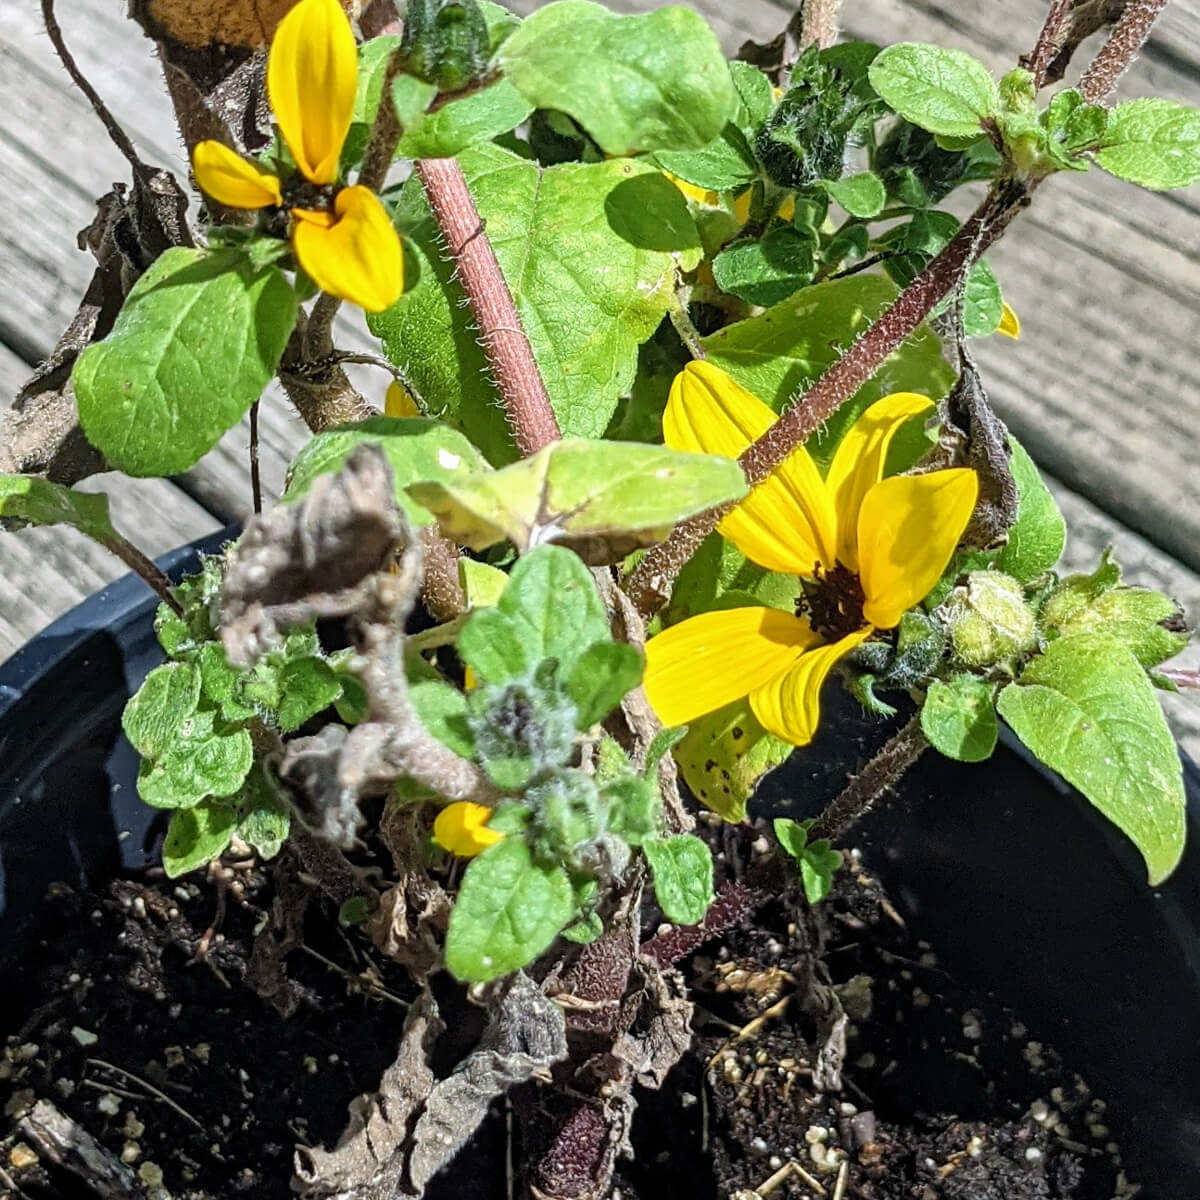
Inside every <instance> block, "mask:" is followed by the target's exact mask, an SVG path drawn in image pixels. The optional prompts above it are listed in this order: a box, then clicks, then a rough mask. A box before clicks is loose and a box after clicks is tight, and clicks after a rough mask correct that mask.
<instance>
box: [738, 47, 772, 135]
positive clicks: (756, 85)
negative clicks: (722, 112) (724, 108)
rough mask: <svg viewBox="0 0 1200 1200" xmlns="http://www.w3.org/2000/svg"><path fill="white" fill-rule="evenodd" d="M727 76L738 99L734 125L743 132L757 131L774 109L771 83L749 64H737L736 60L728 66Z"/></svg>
mask: <svg viewBox="0 0 1200 1200" xmlns="http://www.w3.org/2000/svg"><path fill="white" fill-rule="evenodd" d="M729 74H730V75H732V76H733V87H734V91H736V92H737V97H738V111H737V113H736V114H735V115H734V123H735V124H736V125H738V126H739V127H740V128H741V129H742V130H744V131H745V132H750V131H752V130H755V129H757V128H758V127H759V126H760V125H761V124H762V123H763V122H764V121H765V120H766V119H767V117H769V116H770V115H771V109H772V108H774V107H775V89H774V88H773V87H772V86H771V81H770V80H769V79H768V78H767V77H766V76H765V75H764V74H763V73H762V72H761V71H760V70H759V69H758V68H757V67H755V66H751V65H750V63H744V62H738V61H737V60H736V59H735V60H733V61H731V62H730V64H729Z"/></svg>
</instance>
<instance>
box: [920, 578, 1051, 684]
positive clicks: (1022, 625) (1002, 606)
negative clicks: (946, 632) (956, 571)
mask: <svg viewBox="0 0 1200 1200" xmlns="http://www.w3.org/2000/svg"><path fill="white" fill-rule="evenodd" d="M940 611H941V616H942V618H943V620H944V621H945V622H946V625H947V626H948V627H949V629H950V642H951V645H952V646H953V648H954V655H955V657H956V658H957V659H958V660H959V662H961V663H962V664H963V665H964V666H967V667H976V668H984V667H997V666H999V667H1005V668H1007V669H1010V670H1011V669H1012V667H1013V666H1015V663H1016V660H1017V659H1018V658H1019V657H1020V656H1021V655H1023V654H1028V653H1029V652H1030V651H1031V650H1033V649H1035V648H1036V646H1037V625H1036V622H1035V621H1034V616H1033V611H1032V609H1030V607H1029V604H1028V603H1027V602H1026V600H1025V592H1024V589H1023V588H1022V587H1021V585H1020V584H1019V583H1018V582H1017V581H1016V580H1015V579H1013V578H1012V577H1011V576H1010V575H1005V574H1002V573H1001V572H1000V571H975V572H973V573H972V574H970V575H968V576H967V582H966V584H965V585H963V586H961V587H957V588H955V589H954V591H952V592H951V593H950V595H949V596H948V597H947V598H946V601H945V603H944V604H943V605H942V608H941V610H940Z"/></svg>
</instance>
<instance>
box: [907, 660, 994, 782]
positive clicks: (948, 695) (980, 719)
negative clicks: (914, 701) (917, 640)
mask: <svg viewBox="0 0 1200 1200" xmlns="http://www.w3.org/2000/svg"><path fill="white" fill-rule="evenodd" d="M921 730H922V731H923V732H924V734H925V736H926V737H927V738H928V739H929V742H930V745H932V746H933V748H934V749H935V750H937V751H938V753H940V754H944V755H945V756H946V757H947V758H954V759H957V760H958V761H959V762H983V760H984V759H985V758H988V757H990V756H991V753H992V751H993V750H994V749H995V748H996V737H997V735H998V733H999V723H998V722H997V720H996V701H995V688H994V687H993V686H992V685H991V684H989V683H985V682H984V681H983V680H982V679H980V678H979V677H978V676H977V675H967V674H962V675H952V676H951V677H950V678H949V679H947V680H945V681H943V680H940V679H935V680H934V681H933V682H932V683H931V684H930V685H929V691H928V692H926V694H925V703H924V705H923V706H922V708H921Z"/></svg>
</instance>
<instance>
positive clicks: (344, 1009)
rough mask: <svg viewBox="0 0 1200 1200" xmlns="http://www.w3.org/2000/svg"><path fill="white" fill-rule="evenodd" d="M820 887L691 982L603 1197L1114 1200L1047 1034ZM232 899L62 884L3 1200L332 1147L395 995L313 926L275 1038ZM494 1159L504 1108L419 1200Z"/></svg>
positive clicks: (1083, 1113)
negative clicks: (87, 892) (842, 1038)
mask: <svg viewBox="0 0 1200 1200" xmlns="http://www.w3.org/2000/svg"><path fill="white" fill-rule="evenodd" d="M227 874H228V873H227ZM837 878H838V883H837V888H836V891H835V893H834V895H833V896H832V897H831V898H830V899H829V900H827V901H826V902H825V903H824V904H823V905H822V906H821V910H820V919H819V921H817V922H815V923H813V922H802V923H801V925H800V926H797V925H796V923H795V922H794V921H792V920H791V919H790V918H789V914H788V911H787V910H786V909H785V907H784V906H783V905H779V906H778V907H777V908H776V909H774V910H768V911H766V912H763V913H761V914H760V919H759V921H758V923H757V924H756V925H755V926H754V927H753V928H751V929H745V930H741V931H736V932H734V933H733V934H730V935H728V936H727V937H726V938H724V939H723V940H722V941H720V942H713V943H709V944H708V945H707V946H706V947H704V948H703V949H702V950H701V951H700V952H699V953H697V954H696V955H695V956H693V958H692V959H691V960H690V961H689V962H687V963H685V964H683V966H684V973H685V975H686V976H687V978H688V980H689V984H690V987H691V994H692V998H693V999H694V1001H695V1003H696V1021H695V1025H696V1028H697V1029H698V1036H697V1038H696V1041H695V1043H694V1045H693V1047H692V1050H691V1052H690V1053H689V1054H688V1055H687V1057H685V1059H684V1060H683V1061H682V1062H680V1063H679V1064H678V1066H677V1067H676V1068H675V1070H674V1071H673V1072H672V1074H671V1076H670V1078H669V1079H668V1082H667V1085H666V1087H665V1088H664V1089H663V1091H661V1092H658V1093H651V1092H642V1093H640V1094H639V1097H638V1099H639V1108H638V1113H637V1116H636V1118H635V1123H634V1127H633V1131H632V1141H633V1146H634V1150H635V1156H634V1159H633V1160H632V1161H626V1162H623V1163H622V1164H621V1166H620V1168H619V1170H618V1185H617V1186H618V1191H617V1192H615V1193H614V1195H619V1196H620V1197H621V1198H622V1200H651V1198H654V1200H658V1198H659V1197H661V1196H662V1195H664V1194H668V1195H669V1194H673V1193H674V1194H681V1195H686V1196H687V1197H688V1200H725V1198H726V1197H735V1198H738V1200H754V1198H755V1197H757V1196H764V1197H766V1196H770V1197H776V1198H779V1200H783V1198H785V1197H797V1198H798V1197H806V1198H809V1200H811V1198H812V1197H829V1198H831V1200H1114V1198H1116V1200H1121V1198H1122V1197H1124V1196H1132V1195H1133V1194H1134V1189H1131V1188H1129V1186H1128V1185H1127V1183H1126V1181H1125V1179H1124V1176H1123V1174H1122V1173H1121V1169H1120V1155H1119V1150H1118V1148H1117V1147H1116V1145H1115V1144H1114V1143H1113V1142H1112V1140H1111V1138H1110V1135H1109V1133H1108V1131H1107V1129H1106V1126H1105V1115H1104V1107H1105V1106H1104V1102H1103V1100H1102V1099H1101V1098H1097V1097H1093V1096H1092V1095H1091V1094H1090V1093H1089V1091H1088V1088H1087V1085H1086V1083H1085V1082H1084V1081H1083V1080H1082V1079H1080V1078H1079V1076H1077V1075H1075V1074H1074V1073H1073V1072H1072V1071H1070V1070H1069V1069H1067V1068H1066V1067H1065V1066H1064V1065H1063V1064H1062V1063H1061V1062H1060V1060H1059V1059H1058V1057H1057V1055H1056V1054H1055V1053H1054V1051H1053V1050H1052V1049H1051V1048H1050V1047H1049V1046H1048V1045H1046V1044H1045V1043H1044V1042H1043V1041H1041V1040H1039V1032H1040V1031H1039V1032H1032V1031H1031V1030H1030V1029H1029V1028H1027V1027H1026V1026H1025V1025H1024V1024H1022V1023H1021V1021H1020V1020H1018V1018H1017V1016H1015V1015H1014V1014H1012V1013H1010V1012H1008V1011H1007V1010H1005V1009H1004V1008H1002V1007H1001V1006H1000V1005H998V1004H997V1003H995V1002H994V1001H992V1000H990V999H989V998H987V997H986V996H981V995H978V994H973V993H972V992H970V991H969V990H968V989H965V988H964V987H962V986H961V985H960V984H958V983H957V982H956V981H955V980H954V978H953V977H952V976H950V975H949V974H948V973H947V972H946V971H945V970H944V969H943V968H942V966H941V964H940V963H939V961H938V959H937V951H936V947H930V946H928V945H927V944H925V943H923V942H921V941H919V940H917V939H916V937H915V936H914V934H913V933H912V932H911V931H909V930H908V929H907V928H905V926H904V924H903V923H902V921H901V919H900V918H899V915H898V914H897V913H896V911H895V909H894V908H893V907H892V906H891V904H890V903H889V902H888V901H887V898H886V897H885V896H884V895H883V894H882V891H881V890H880V888H879V885H878V884H877V882H876V881H875V880H874V879H873V878H872V877H870V876H869V875H868V874H867V873H866V872H865V871H863V870H862V869H861V868H860V867H858V865H857V864H852V868H851V869H847V870H843V871H841V872H839V873H838V877H837ZM231 880H232V886H230V884H228V883H227V884H226V886H225V887H223V888H222V889H220V891H221V893H223V896H222V897H220V898H219V897H218V893H217V892H216V891H214V889H213V888H212V887H211V886H210V885H208V884H205V885H204V886H203V887H201V886H197V885H196V884H195V883H191V882H187V881H185V882H183V883H174V884H173V883H171V882H169V881H166V880H164V879H163V878H162V877H161V874H159V875H158V876H157V877H155V876H154V875H153V874H152V875H150V876H148V877H146V878H143V879H139V880H121V881H118V882H116V883H114V884H113V885H112V887H111V888H110V890H109V891H108V892H107V893H106V894H105V895H102V896H83V895H79V894H76V893H74V892H71V891H69V890H68V889H66V888H63V887H56V888H55V889H52V891H51V894H50V895H48V896H47V898H46V900H45V902H44V904H43V906H42V910H41V912H40V913H39V914H38V918H37V921H38V923H37V932H36V936H35V938H34V940H33V942H32V943H31V947H32V948H31V949H30V951H29V953H28V954H27V955H26V957H25V959H24V962H23V964H22V965H21V966H19V967H17V968H15V969H12V970H10V972H9V973H8V978H6V979H5V981H4V983H5V986H4V988H3V994H2V995H0V1030H2V1031H3V1034H4V1036H5V1038H6V1041H5V1046H4V1053H3V1058H2V1059H0V1082H2V1083H3V1087H4V1089H5V1090H6V1094H5V1114H6V1127H7V1128H6V1132H5V1138H4V1141H3V1142H2V1149H3V1153H2V1156H0V1171H2V1173H0V1195H9V1194H15V1195H24V1196H26V1197H28V1198H29V1200H47V1198H54V1200H76V1198H77V1197H78V1198H83V1197H92V1196H95V1195H130V1196H140V1197H145V1198H146V1200H168V1198H174V1200H184V1198H186V1200H216V1198H221V1197H237V1196H241V1195H250V1196H254V1197H256V1198H258V1200H283V1198H284V1197H289V1196H291V1195H292V1194H293V1193H292V1192H291V1189H290V1186H289V1183H290V1177H291V1161H292V1154H293V1151H294V1148H295V1147H296V1145H298V1144H307V1145H320V1144H324V1145H326V1146H332V1145H333V1144H334V1143H335V1142H336V1141H337V1139H338V1137H339V1135H340V1134H341V1132H342V1130H343V1128H344V1126H345V1124H346V1114H347V1105H348V1103H349V1102H350V1101H351V1100H352V1099H353V1098H354V1097H355V1096H357V1095H359V1094H360V1093H362V1092H369V1091H371V1090H373V1089H374V1087H375V1085H376V1083H377V1082H378V1080H379V1078H380V1076H381V1074H382V1073H383V1071H384V1070H385V1068H386V1067H388V1066H389V1065H390V1064H391V1062H392V1061H393V1059H394V1057H395V1053H396V1049H397V1045H398V1043H399V1039H400V1032H401V1026H402V1023H403V1020H404V1005H405V1003H406V1002H407V1001H408V1000H409V999H411V998H412V996H413V988H412V986H411V985H410V983H409V982H408V980H407V979H406V977H405V973H404V972H403V971H402V970H401V969H399V968H398V967H396V966H395V965H394V964H391V963H388V962H387V961H385V960H383V959H381V957H380V956H379V955H378V953H377V952H376V951H375V950H374V948H373V947H371V946H370V944H369V943H368V942H367V940H366V939H365V938H364V937H362V936H361V935H360V934H359V933H358V932H357V931H352V930H343V929H341V928H340V927H339V926H338V925H337V923H336V920H335V919H334V915H333V912H332V910H331V908H329V907H328V906H326V907H325V908H321V907H320V906H317V905H314V906H313V907H312V908H311V909H310V912H309V917H308V920H307V923H306V926H305V930H304V934H305V948H302V949H297V950H293V951H292V952H291V954H290V955H289V957H288V960H287V969H288V975H289V977H290V979H291V980H292V981H293V983H292V987H293V999H294V1000H295V1001H296V1003H297V1007H296V1011H295V1012H294V1014H293V1015H292V1016H290V1017H288V1018H286V1019H285V1018H283V1017H281V1016H280V1015H279V1014H278V1012H277V1011H276V1010H275V1009H274V1008H272V1007H271V1006H269V1005H268V1004H267V1003H265V1002H264V1001H262V1000H261V999H260V998H259V997H258V996H256V995H254V994H253V993H252V992H251V991H250V990H249V989H248V988H247V986H246V985H245V984H244V983H243V982H242V977H243V975H244V973H245V969H246V963H247V960H248V956H249V953H250V947H251V945H252V942H253V938H254V934H255V930H256V927H257V926H258V925H259V924H260V922H261V921H262V919H263V915H264V913H265V910H266V908H267V907H268V902H269V885H268V884H267V882H266V880H265V878H264V877H263V876H262V874H261V873H260V872H259V871H257V870H256V869H253V868H249V869H243V870H240V871H236V872H233V873H232V874H231ZM214 922H215V923H216V925H217V928H216V929H215V930H213V928H212V926H213V925H214ZM821 943H823V945H822V944H821ZM814 945H816V946H817V947H818V949H817V951H816V952H817V956H818V958H819V960H820V962H819V963H818V965H817V967H816V970H817V973H818V975H823V976H824V977H825V978H826V979H827V980H828V982H829V983H831V984H832V985H833V986H834V987H835V988H836V990H837V993H838V996H839V998H840V1000H841V1003H842V1006H843V1008H844V1010H845V1013H846V1016H847V1020H848V1025H847V1029H846V1032H847V1053H846V1057H845V1061H844V1064H843V1067H842V1071H841V1078H842V1090H841V1091H840V1092H836V1093H832V1092H831V1093H821V1092H819V1091H817V1090H815V1088H814V1086H813V1078H812V1072H813V1069H814V1064H815V1063H816V1047H815V1045H814V1042H815V1041H816V1039H817V1036H818V1030H817V1023H816V1020H815V1018H814V1017H813V1016H812V1015H811V1008H808V1009H807V1010H806V1006H805V1004H804V1003H803V1001H804V997H802V996H800V995H799V992H798V990H797V981H799V980H801V979H805V978H809V977H810V976H811V973H812V969H813V968H812V955H813V953H814ZM1033 1017H1036V1014H1029V1016H1028V1017H1027V1018H1026V1019H1029V1018H1033ZM451 1035H454V1040H455V1042H456V1044H455V1045H453V1046H447V1047H444V1048H443V1047H439V1057H443V1058H444V1060H445V1061H444V1062H441V1063H437V1064H435V1065H436V1066H437V1067H438V1068H439V1069H440V1070H441V1071H442V1072H443V1073H444V1072H445V1071H448V1070H449V1069H450V1068H451V1067H452V1065H453V1062H454V1061H455V1060H456V1059H457V1058H458V1057H460V1056H461V1054H462V1053H464V1052H465V1050H466V1049H468V1048H469V1045H470V1036H471V1033H470V1028H469V1025H468V1026H464V1025H463V1024H462V1023H461V1022H460V1023H458V1025H457V1026H455V1025H452V1026H451V1034H448V1035H444V1040H445V1038H447V1037H450V1036H451ZM442 1049H445V1051H446V1053H445V1054H444V1055H442V1054H441V1051H442ZM35 1105H37V1106H38V1107H36V1108H35V1107H34V1106H35ZM48 1115H49V1119H50V1121H51V1123H52V1124H54V1123H57V1124H58V1125H59V1126H60V1127H61V1128H62V1129H65V1130H66V1131H67V1135H68V1139H69V1136H70V1135H72V1134H74V1132H75V1131H77V1130H78V1129H80V1128H82V1130H85V1131H86V1133H87V1134H89V1135H90V1136H91V1137H92V1138H94V1139H95V1141H96V1142H97V1143H98V1144H99V1146H100V1147H102V1148H103V1149H102V1150H101V1151H99V1161H100V1163H101V1167H100V1168H97V1169H101V1170H111V1171H115V1172H117V1174H118V1176H120V1172H121V1171H122V1169H123V1168H122V1166H121V1164H124V1165H125V1167H124V1170H125V1175H124V1176H123V1178H124V1179H126V1180H127V1181H129V1180H132V1186H131V1190H128V1191H125V1192H122V1191H120V1190H117V1191H111V1192H104V1191H102V1190H100V1189H99V1188H97V1187H96V1186H95V1184H94V1181H93V1182H91V1183H89V1182H87V1180H88V1172H89V1168H88V1166H87V1165H86V1164H84V1163H82V1162H81V1161H80V1155H81V1152H80V1151H79V1150H77V1149H76V1150H72V1149H70V1148H69V1147H68V1148H67V1149H65V1150H64V1149H63V1148H62V1147H61V1146H60V1148H59V1149H58V1150H57V1151H54V1150H53V1149H49V1148H48V1147H47V1144H46V1139H45V1136H44V1135H43V1138H42V1141H41V1142H40V1143H39V1141H38V1138H37V1137H36V1136H33V1135H32V1134H31V1124H30V1122H31V1121H33V1122H34V1124H36V1123H37V1120H38V1119H39V1118H40V1119H41V1120H42V1121H43V1123H44V1122H45V1120H46V1119H47V1118H48ZM506 1143H507V1136H506V1123H505V1119H504V1115H503V1113H501V1112H498V1111H497V1112H494V1113H493V1114H492V1116H491V1117H490V1118H489V1119H488V1121H486V1122H485V1124H484V1125H483V1126H482V1127H481V1129H480V1131H479V1133H478V1135H477V1136H476V1138H475V1139H474V1141H473V1142H472V1143H471V1144H469V1145H468V1147H467V1148H466V1149H465V1150H464V1151H463V1153H462V1154H461V1155H460V1156H459V1158H458V1159H457V1160H456V1162H455V1163H454V1164H452V1166H451V1167H450V1168H449V1169H448V1170H447V1171H445V1172H443V1174H442V1175H441V1176H440V1177H438V1178H437V1179H436V1180H435V1181H434V1183H433V1184H432V1185H431V1187H430V1189H429V1191H428V1193H427V1195H428V1197H429V1200H443V1198H445V1200H449V1198H450V1197H454V1200H474V1198H476V1197H478V1198H479V1200H485V1198H486V1200H505V1198H506V1197H507V1196H508V1195H509V1192H508V1184H507V1174H506V1165H505V1164H506V1156H507V1153H508V1146H507V1144H506ZM514 1154H515V1155H516V1156H517V1157H518V1158H519V1154H520V1147H519V1146H517V1147H515V1149H514ZM55 1157H59V1158H60V1159H64V1160H65V1165H63V1163H57V1164H56V1162H55V1161H54V1159H55ZM93 1157H95V1155H93ZM6 1188H7V1189H14V1190H11V1191H6V1190H5V1189H6ZM17 1188H19V1189H20V1192H16V1191H15V1189H17Z"/></svg>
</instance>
